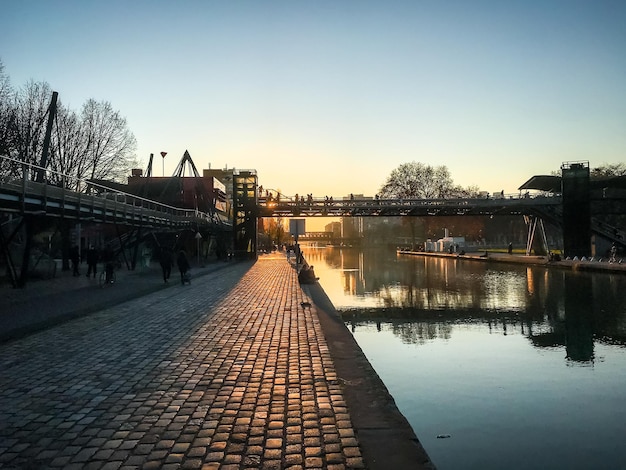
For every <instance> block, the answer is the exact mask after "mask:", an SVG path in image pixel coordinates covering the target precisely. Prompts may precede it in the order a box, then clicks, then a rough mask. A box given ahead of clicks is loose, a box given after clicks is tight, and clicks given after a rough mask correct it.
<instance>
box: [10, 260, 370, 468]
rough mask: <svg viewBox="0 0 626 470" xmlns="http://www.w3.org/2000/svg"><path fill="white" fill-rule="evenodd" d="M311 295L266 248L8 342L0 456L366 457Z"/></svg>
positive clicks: (47, 463) (156, 459)
mask: <svg viewBox="0 0 626 470" xmlns="http://www.w3.org/2000/svg"><path fill="white" fill-rule="evenodd" d="M308 300H309V299H308V298H306V297H304V294H303V292H302V290H301V289H300V287H299V285H298V282H297V276H296V273H295V271H294V270H293V269H292V267H291V266H290V265H289V264H288V263H287V262H286V261H285V259H284V257H280V258H271V257H262V258H260V259H259V261H257V262H256V263H254V264H253V263H238V264H236V265H234V266H233V267H230V268H228V269H226V270H220V271H217V272H215V273H210V274H208V275H206V276H203V277H200V278H197V279H194V280H193V282H192V285H191V286H177V287H172V288H170V289H164V290H161V291H158V292H156V293H153V294H150V295H148V296H145V297H142V298H140V299H137V300H132V301H129V302H126V303H124V304H121V305H119V306H117V307H115V308H111V309H108V310H103V311H100V312H98V313H95V314H92V315H89V316H88V317H84V318H80V319H78V320H74V321H71V322H68V323H65V324H62V325H59V326H57V327H54V328H50V329H48V330H46V331H42V332H40V333H37V334H33V335H30V336H27V337H25V338H22V339H19V340H16V341H12V342H9V343H6V344H3V345H0V468H24V469H38V468H64V469H73V468H77V469H78V468H80V469H83V468H85V469H131V468H137V469H150V468H163V469H170V468H171V469H175V468H185V469H193V468H204V469H213V468H220V469H224V470H226V469H322V468H323V469H331V470H339V469H350V468H364V464H363V460H362V457H361V453H360V450H359V445H358V442H357V439H356V437H355V435H354V431H353V428H352V424H351V420H350V416H349V414H348V412H347V408H346V404H345V401H344V397H343V395H342V390H341V387H340V385H339V382H338V380H337V376H336V373H335V369H334V366H333V363H332V360H331V358H330V355H329V351H328V347H327V345H326V342H325V339H324V336H323V334H322V331H321V327H320V324H319V320H318V318H317V315H316V313H315V310H314V309H315V307H313V310H312V309H311V307H309V306H308V305H307V304H305V305H304V306H303V305H302V302H307V301H308Z"/></svg>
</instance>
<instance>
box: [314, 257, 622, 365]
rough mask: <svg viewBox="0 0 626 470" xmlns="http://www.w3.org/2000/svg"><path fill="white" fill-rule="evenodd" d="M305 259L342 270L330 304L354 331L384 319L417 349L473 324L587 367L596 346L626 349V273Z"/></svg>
mask: <svg viewBox="0 0 626 470" xmlns="http://www.w3.org/2000/svg"><path fill="white" fill-rule="evenodd" d="M306 256H307V259H309V262H311V263H313V264H315V265H316V270H317V272H318V275H321V276H322V278H324V277H325V276H328V275H329V273H327V272H326V273H325V272H324V267H325V268H326V269H331V270H334V271H336V272H339V273H340V282H341V287H342V297H341V298H339V299H337V298H336V297H333V296H332V295H331V299H332V300H333V302H335V304H336V306H337V307H338V309H339V310H340V311H341V312H342V315H343V317H344V319H345V320H346V321H347V322H348V323H349V324H350V326H351V328H352V330H353V331H354V330H355V328H356V327H357V326H358V325H359V324H362V323H364V322H365V323H367V322H371V321H374V322H376V325H377V329H379V330H380V328H381V322H386V323H391V325H392V331H393V332H394V334H396V335H397V336H398V337H399V338H401V340H402V341H404V342H407V343H415V344H420V343H424V342H425V341H429V340H433V339H435V338H442V339H449V338H450V337H451V336H452V334H453V331H454V328H455V325H458V324H459V323H467V322H475V323H481V324H485V325H487V326H488V328H489V331H490V333H492V334H495V333H499V334H503V335H508V334H512V333H515V334H521V335H524V336H525V337H527V338H528V340H529V341H530V342H531V344H532V345H533V346H534V347H536V348H555V347H564V348H565V351H566V358H567V359H568V360H569V361H574V362H583V363H584V362H593V360H594V341H601V342H605V343H609V344H614V345H622V346H623V345H625V344H626V283H625V281H626V280H625V279H624V278H625V276H623V275H610V274H590V273H580V272H572V271H568V270H558V269H551V268H545V267H540V266H537V267H526V266H518V265H505V264H498V265H496V264H491V263H481V262H476V261H468V260H460V259H451V258H434V257H413V256H399V257H396V255H395V253H389V252H388V251H385V250H373V251H371V252H370V251H368V252H365V253H364V252H363V251H360V250H357V249H308V250H306ZM320 273H321V274H320ZM322 283H323V285H324V287H325V288H326V284H324V282H323V281H322ZM329 295H330V294H329ZM364 299H367V300H364Z"/></svg>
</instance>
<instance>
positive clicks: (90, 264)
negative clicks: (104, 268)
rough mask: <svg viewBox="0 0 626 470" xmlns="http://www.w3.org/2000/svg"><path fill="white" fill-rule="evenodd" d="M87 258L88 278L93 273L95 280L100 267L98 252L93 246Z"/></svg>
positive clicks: (88, 251) (90, 246) (90, 247)
mask: <svg viewBox="0 0 626 470" xmlns="http://www.w3.org/2000/svg"><path fill="white" fill-rule="evenodd" d="M85 258H86V261H87V277H89V276H90V275H91V273H92V272H93V277H94V278H95V277H96V270H97V267H98V251H97V250H96V249H95V248H94V247H93V245H89V249H88V250H87V253H86V256H85Z"/></svg>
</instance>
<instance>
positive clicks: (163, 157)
mask: <svg viewBox="0 0 626 470" xmlns="http://www.w3.org/2000/svg"><path fill="white" fill-rule="evenodd" d="M165 155H167V152H161V157H162V161H163V176H165Z"/></svg>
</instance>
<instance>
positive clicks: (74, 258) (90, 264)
mask: <svg viewBox="0 0 626 470" xmlns="http://www.w3.org/2000/svg"><path fill="white" fill-rule="evenodd" d="M70 261H71V262H72V275H73V276H80V270H79V266H80V263H81V261H85V262H86V263H87V274H86V276H87V277H92V276H93V277H94V278H95V277H96V274H97V271H98V262H99V261H103V262H104V269H105V272H106V276H107V279H110V277H111V273H112V272H113V269H114V261H115V256H114V254H113V251H112V250H111V249H109V248H105V249H104V250H102V252H99V251H98V250H97V249H96V248H95V247H94V246H93V245H89V248H87V249H86V250H85V251H84V253H83V256H82V259H81V253H80V250H79V248H78V246H77V245H74V246H72V248H71V250H70Z"/></svg>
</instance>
